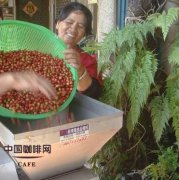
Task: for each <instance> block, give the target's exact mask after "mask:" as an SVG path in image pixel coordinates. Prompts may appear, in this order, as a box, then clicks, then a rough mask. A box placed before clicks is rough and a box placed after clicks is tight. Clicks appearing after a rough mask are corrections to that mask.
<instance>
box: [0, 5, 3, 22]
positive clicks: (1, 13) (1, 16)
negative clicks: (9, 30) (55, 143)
mask: <svg viewBox="0 0 179 180" xmlns="http://www.w3.org/2000/svg"><path fill="white" fill-rule="evenodd" d="M0 18H1V19H2V20H3V12H2V8H1V7H0Z"/></svg>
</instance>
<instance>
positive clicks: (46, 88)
mask: <svg viewBox="0 0 179 180" xmlns="http://www.w3.org/2000/svg"><path fill="white" fill-rule="evenodd" d="M0 84H2V85H1V87H2V88H1V90H0V92H1V94H2V93H4V92H5V91H7V90H10V89H15V90H17V91H21V90H26V91H33V92H38V91H41V92H42V93H43V94H44V95H45V96H46V97H47V98H51V97H56V91H55V88H54V87H53V86H52V85H51V83H50V81H49V80H48V79H46V78H44V77H42V76H39V75H37V74H36V73H34V72H29V71H24V72H12V73H11V72H9V73H3V74H1V75H0Z"/></svg>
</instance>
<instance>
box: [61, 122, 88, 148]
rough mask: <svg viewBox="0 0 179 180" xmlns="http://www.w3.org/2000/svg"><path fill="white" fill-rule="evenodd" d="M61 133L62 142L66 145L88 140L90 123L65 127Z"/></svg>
mask: <svg viewBox="0 0 179 180" xmlns="http://www.w3.org/2000/svg"><path fill="white" fill-rule="evenodd" d="M59 134H60V142H61V143H62V144H64V145H68V144H74V143H77V142H81V141H84V140H86V139H87V137H88V135H89V124H85V125H80V126H76V127H72V128H68V129H63V130H60V132H59Z"/></svg>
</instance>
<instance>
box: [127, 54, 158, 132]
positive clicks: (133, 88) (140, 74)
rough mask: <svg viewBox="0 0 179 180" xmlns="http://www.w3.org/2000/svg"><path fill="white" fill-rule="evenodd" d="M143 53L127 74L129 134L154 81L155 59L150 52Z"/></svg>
mask: <svg viewBox="0 0 179 180" xmlns="http://www.w3.org/2000/svg"><path fill="white" fill-rule="evenodd" d="M144 53H145V55H144V56H143V57H142V58H141V59H138V61H139V63H138V66H135V67H134V70H133V71H132V72H131V73H130V75H129V82H128V96H129V99H130V103H131V104H130V106H131V108H130V112H129V116H128V127H129V128H128V130H129V134H130V133H131V130H132V129H133V128H134V126H135V124H136V123H137V122H138V118H139V116H140V111H141V109H142V107H143V106H144V104H145V103H146V101H147V98H148V95H149V92H150V86H151V84H152V83H154V75H155V72H154V71H156V69H157V67H155V66H154V64H155V65H156V66H157V63H154V62H155V61H156V59H155V58H154V55H152V53H151V52H148V51H144Z"/></svg>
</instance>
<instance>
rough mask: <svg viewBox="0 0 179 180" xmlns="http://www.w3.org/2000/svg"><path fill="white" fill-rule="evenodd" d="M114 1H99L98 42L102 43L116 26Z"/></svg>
mask: <svg viewBox="0 0 179 180" xmlns="http://www.w3.org/2000/svg"><path fill="white" fill-rule="evenodd" d="M115 12H116V10H115V1H114V0H111V1H109V0H98V27H97V34H98V41H99V42H101V41H102V40H103V38H104V36H105V34H106V33H108V32H109V31H110V30H111V29H112V28H113V27H114V26H115V25H116V15H115Z"/></svg>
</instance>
